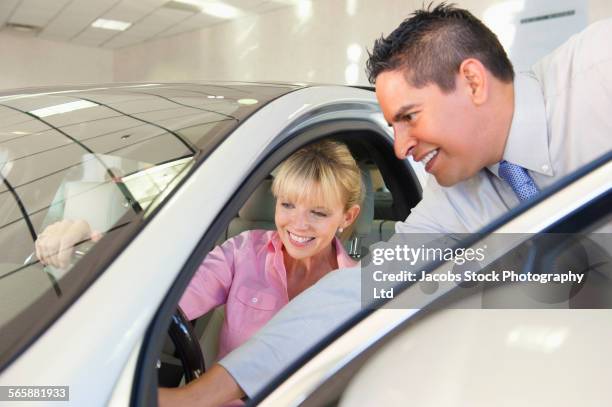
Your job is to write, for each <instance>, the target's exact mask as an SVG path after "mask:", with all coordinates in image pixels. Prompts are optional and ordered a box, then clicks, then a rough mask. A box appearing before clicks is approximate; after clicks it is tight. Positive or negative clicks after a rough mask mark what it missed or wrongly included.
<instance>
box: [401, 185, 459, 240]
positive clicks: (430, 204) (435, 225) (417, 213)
mask: <svg viewBox="0 0 612 407" xmlns="http://www.w3.org/2000/svg"><path fill="white" fill-rule="evenodd" d="M451 230H452V231H457V230H463V226H462V225H458V222H457V216H456V213H455V212H454V211H453V206H452V205H450V204H449V199H448V196H447V195H446V193H445V191H444V190H443V189H442V187H440V186H439V185H438V184H437V182H436V181H435V180H434V179H431V180H429V182H428V183H427V187H425V189H424V190H423V199H421V201H420V202H419V203H418V204H417V205H416V206H415V207H414V208H412V210H411V211H410V215H409V216H408V218H406V220H405V221H403V222H397V223H396V224H395V233H446V232H448V231H451Z"/></svg>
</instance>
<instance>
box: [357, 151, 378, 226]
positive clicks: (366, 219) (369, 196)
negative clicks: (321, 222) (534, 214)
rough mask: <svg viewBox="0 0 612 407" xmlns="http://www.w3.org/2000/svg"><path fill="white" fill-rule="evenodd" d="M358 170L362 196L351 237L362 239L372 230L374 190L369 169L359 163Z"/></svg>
mask: <svg viewBox="0 0 612 407" xmlns="http://www.w3.org/2000/svg"><path fill="white" fill-rule="evenodd" d="M359 168H360V169H361V179H362V181H363V187H364V194H363V202H362V203H361V210H360V211H359V217H358V218H357V220H355V226H354V228H353V236H360V237H363V236H367V235H368V234H370V231H371V229H372V220H373V219H374V188H373V186H372V176H371V175H370V170H369V168H368V167H367V166H366V165H365V164H363V163H359Z"/></svg>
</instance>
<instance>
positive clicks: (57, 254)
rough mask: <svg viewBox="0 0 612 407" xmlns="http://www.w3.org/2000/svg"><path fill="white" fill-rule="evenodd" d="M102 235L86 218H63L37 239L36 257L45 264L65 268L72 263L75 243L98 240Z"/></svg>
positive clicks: (48, 227)
mask: <svg viewBox="0 0 612 407" xmlns="http://www.w3.org/2000/svg"><path fill="white" fill-rule="evenodd" d="M101 238H102V235H101V234H100V233H99V232H97V231H93V230H91V227H90V226H89V223H87V222H86V221H84V220H82V219H81V220H62V221H60V222H56V223H53V224H51V225H49V226H47V228H46V229H45V230H44V231H43V232H42V233H41V234H40V235H38V239H36V243H35V247H36V257H37V258H38V260H40V262H41V263H42V264H44V265H50V266H53V267H56V268H61V269H65V268H67V267H68V266H69V265H70V257H71V256H72V253H73V251H74V245H76V244H77V243H79V242H82V241H84V240H88V239H91V240H92V241H94V242H97V241H98V240H100V239H101Z"/></svg>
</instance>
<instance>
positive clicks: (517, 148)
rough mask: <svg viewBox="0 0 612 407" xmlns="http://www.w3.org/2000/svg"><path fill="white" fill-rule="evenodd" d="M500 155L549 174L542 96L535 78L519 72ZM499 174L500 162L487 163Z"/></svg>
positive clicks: (550, 169) (546, 133)
mask: <svg viewBox="0 0 612 407" xmlns="http://www.w3.org/2000/svg"><path fill="white" fill-rule="evenodd" d="M503 159H504V160H506V161H509V162H511V163H513V164H517V165H520V166H521V167H523V168H526V169H527V170H529V171H534V172H537V173H540V174H545V175H549V176H552V175H554V173H553V169H552V165H551V164H550V154H549V152H548V131H547V126H546V110H545V108H544V97H543V95H542V89H541V88H540V84H539V82H538V81H537V79H536V78H535V77H534V76H533V74H530V73H518V74H517V75H516V78H515V79H514V114H513V116H512V123H511V125H510V133H509V134H508V140H507V141H506V148H505V150H504V155H503ZM487 168H488V169H489V170H490V171H491V172H492V173H493V174H495V175H496V176H499V174H498V169H499V164H493V165H491V166H489V167H487Z"/></svg>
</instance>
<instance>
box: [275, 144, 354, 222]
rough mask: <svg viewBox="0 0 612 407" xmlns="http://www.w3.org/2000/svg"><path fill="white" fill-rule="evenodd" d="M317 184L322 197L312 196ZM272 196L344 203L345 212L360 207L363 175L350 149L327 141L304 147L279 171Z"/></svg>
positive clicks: (279, 168) (284, 162) (286, 161)
mask: <svg viewBox="0 0 612 407" xmlns="http://www.w3.org/2000/svg"><path fill="white" fill-rule="evenodd" d="M313 184H314V185H315V186H316V187H318V188H317V189H318V193H319V195H320V196H312V192H313ZM272 193H273V194H274V196H275V197H276V198H278V197H279V196H283V197H286V198H287V199H291V200H296V201H298V200H302V199H306V200H312V199H313V198H314V199H320V200H324V201H328V200H329V199H330V198H332V197H333V198H332V199H334V198H335V199H337V200H338V202H341V203H342V205H343V208H344V211H346V210H348V209H349V208H351V207H352V206H353V205H360V204H361V201H362V200H363V193H364V187H363V182H362V179H361V171H360V170H359V166H358V165H357V163H356V162H355V159H354V158H353V155H352V154H351V152H350V151H349V149H348V147H347V146H346V145H345V144H343V143H339V142H337V141H331V140H323V141H319V142H317V143H314V144H310V145H307V146H305V147H302V148H301V149H299V150H298V151H296V152H295V153H293V154H292V155H291V156H290V157H289V158H287V159H286V160H285V161H283V163H282V164H281V165H280V166H279V167H278V173H277V174H276V176H275V177H274V182H273V183H272Z"/></svg>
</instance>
